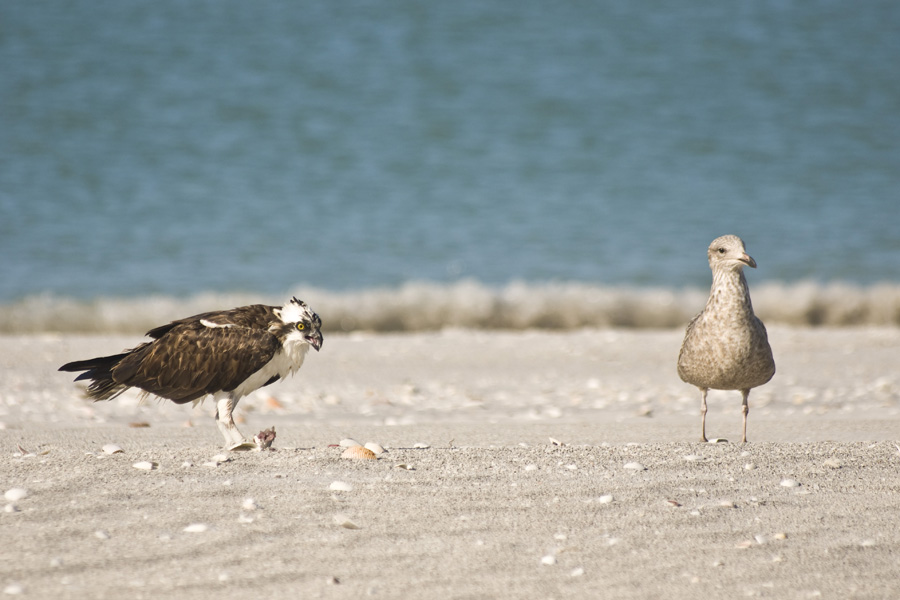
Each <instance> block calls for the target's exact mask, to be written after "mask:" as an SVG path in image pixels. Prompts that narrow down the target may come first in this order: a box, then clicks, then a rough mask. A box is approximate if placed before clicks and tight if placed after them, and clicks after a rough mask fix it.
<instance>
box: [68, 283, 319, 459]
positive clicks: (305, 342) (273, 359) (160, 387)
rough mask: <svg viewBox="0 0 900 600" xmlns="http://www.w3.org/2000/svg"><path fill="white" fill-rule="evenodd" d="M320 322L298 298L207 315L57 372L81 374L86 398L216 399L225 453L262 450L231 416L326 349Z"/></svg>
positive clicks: (171, 325)
mask: <svg viewBox="0 0 900 600" xmlns="http://www.w3.org/2000/svg"><path fill="white" fill-rule="evenodd" d="M321 327H322V320H321V319H320V318H319V315H317V314H316V313H314V312H313V311H312V310H311V309H310V308H309V306H308V305H307V304H306V303H305V302H303V301H302V300H298V299H297V298H296V297H294V298H291V299H290V300H288V301H287V302H286V303H285V304H284V306H280V307H279V306H264V305H262V304H253V305H250V306H242V307H239V308H233V309H230V310H221V311H214V312H207V313H203V314H199V315H194V316H192V317H187V318H185V319H180V320H177V321H173V322H171V323H169V324H168V325H162V326H160V327H156V328H154V329H151V330H150V331H148V332H147V336H148V337H150V338H152V340H151V341H149V342H144V343H142V344H140V345H139V346H136V347H135V348H132V349H130V350H125V351H124V352H123V353H121V354H113V355H111V356H101V357H98V358H92V359H89V360H82V361H75V362H70V363H67V364H65V365H63V366H61V367H60V368H59V370H60V371H72V372H78V371H84V372H83V373H81V375H79V376H78V377H76V378H75V381H80V380H84V379H89V380H90V381H91V384H90V385H89V386H88V388H87V396H88V397H89V398H91V399H93V400H95V401H97V400H112V399H113V398H115V397H116V396H118V395H119V394H121V393H122V392H124V391H125V390H127V389H129V388H137V389H140V390H142V391H143V395H144V396H146V395H149V394H153V395H155V396H158V397H159V398H164V399H167V400H171V401H172V402H175V403H176V404H186V403H188V402H193V403H194V404H195V405H196V404H197V403H198V402H201V401H202V400H203V399H204V398H205V397H206V396H207V395H212V397H213V399H214V400H215V402H216V423H217V425H218V426H219V431H220V432H221V433H222V435H223V436H224V438H225V444H226V447H227V448H229V449H231V450H243V449H249V448H254V447H257V444H256V443H255V442H253V441H249V440H247V439H245V438H244V436H243V435H241V433H240V431H238V428H237V426H236V425H235V424H234V418H233V416H232V412H233V411H234V408H235V406H237V403H238V401H239V400H240V399H241V398H242V397H244V396H246V395H247V394H250V393H252V392H254V391H256V390H258V389H259V388H261V387H264V386H267V385H269V384H272V383H275V382H276V381H278V380H279V379H281V378H282V377H284V376H286V375H289V374H293V373H294V371H296V370H297V369H299V368H300V366H301V365H302V364H303V359H304V358H305V357H306V353H307V352H308V351H309V349H310V347H312V348H315V350H316V351H319V350H320V349H321V348H322V342H323V338H322V333H321V331H320V329H321Z"/></svg>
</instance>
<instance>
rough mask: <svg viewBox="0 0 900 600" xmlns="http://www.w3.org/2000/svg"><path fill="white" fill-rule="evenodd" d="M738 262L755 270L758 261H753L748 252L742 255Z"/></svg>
mask: <svg viewBox="0 0 900 600" xmlns="http://www.w3.org/2000/svg"><path fill="white" fill-rule="evenodd" d="M738 260H739V261H741V262H742V263H744V264H745V265H747V266H748V267H751V268H753V269H755V268H756V261H755V260H753V257H752V256H750V255H749V254H747V253H746V252H744V253H743V254H741V257H740V258H739V259H738Z"/></svg>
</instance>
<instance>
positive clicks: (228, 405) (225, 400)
mask: <svg viewBox="0 0 900 600" xmlns="http://www.w3.org/2000/svg"><path fill="white" fill-rule="evenodd" d="M237 401H238V399H237V398H234V397H232V395H231V394H228V395H227V396H222V397H221V398H216V425H218V426H219V431H221V432H222V436H223V437H224V438H225V447H226V448H228V449H229V450H237V449H240V448H242V447H244V446H245V445H246V444H248V442H247V440H246V439H244V436H243V435H242V434H241V432H240V431H238V428H237V425H235V424H234V417H233V416H232V412H233V411H234V407H235V406H237ZM250 444H251V445H255V444H253V443H252V442H250Z"/></svg>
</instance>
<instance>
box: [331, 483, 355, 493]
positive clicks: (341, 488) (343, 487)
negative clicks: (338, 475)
mask: <svg viewBox="0 0 900 600" xmlns="http://www.w3.org/2000/svg"><path fill="white" fill-rule="evenodd" d="M328 489H329V490H332V491H334V492H352V491H353V486H352V485H350V484H349V483H347V482H346V481H332V482H331V485H329V486H328Z"/></svg>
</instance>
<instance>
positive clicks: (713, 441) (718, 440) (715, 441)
mask: <svg viewBox="0 0 900 600" xmlns="http://www.w3.org/2000/svg"><path fill="white" fill-rule="evenodd" d="M709 443H710V444H727V443H728V440H726V439H725V438H713V439H711V440H709Z"/></svg>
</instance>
